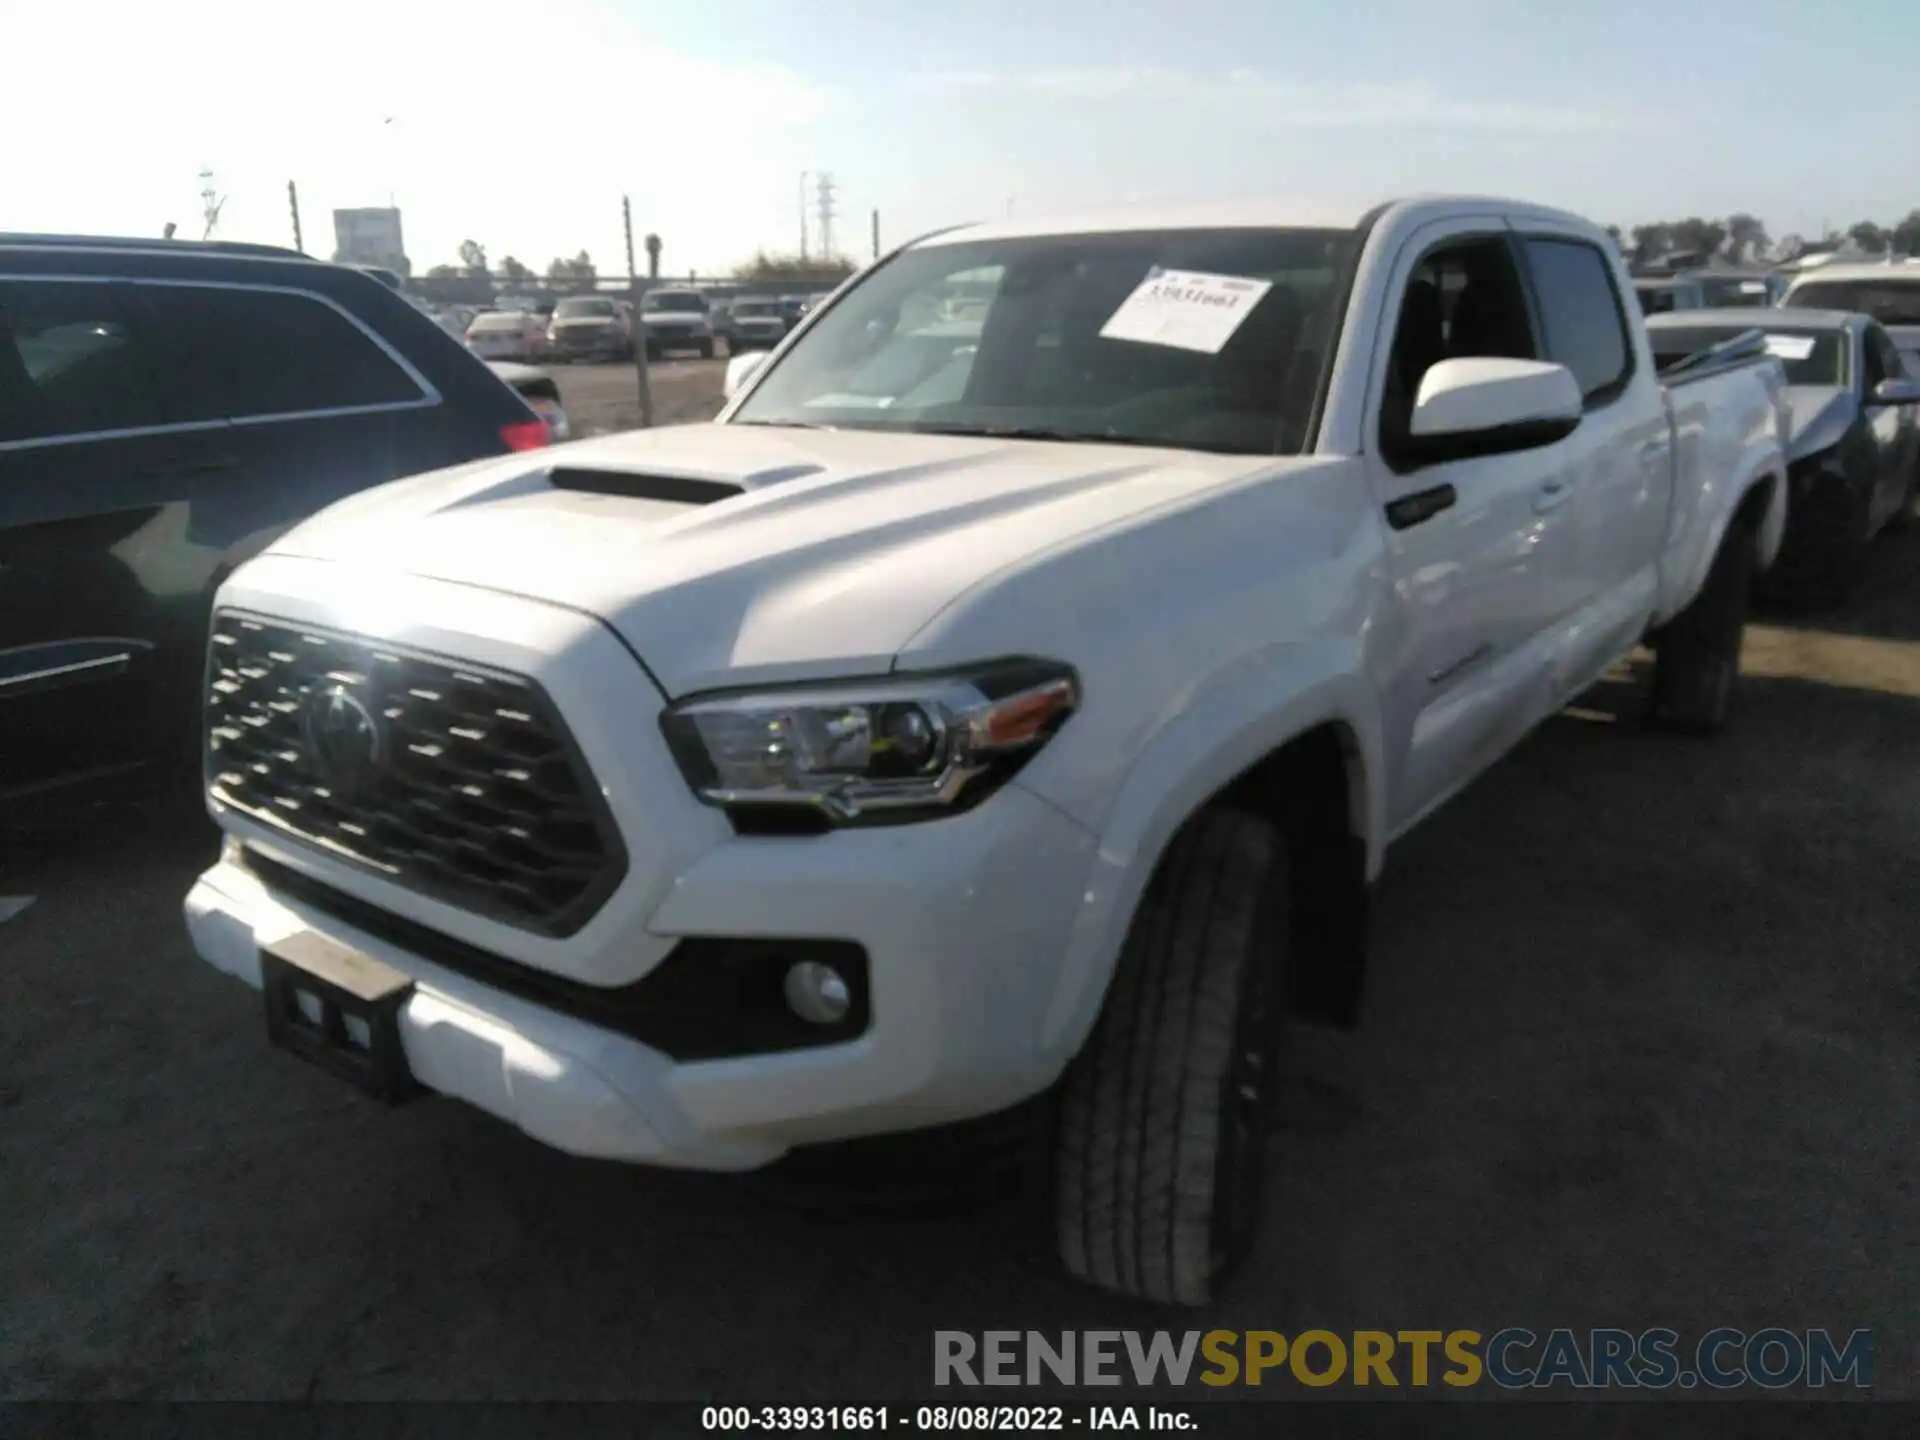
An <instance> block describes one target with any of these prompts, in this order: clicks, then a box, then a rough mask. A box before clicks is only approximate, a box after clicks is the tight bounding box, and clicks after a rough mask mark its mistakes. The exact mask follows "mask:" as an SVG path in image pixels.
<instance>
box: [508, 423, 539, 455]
mask: <svg viewBox="0 0 1920 1440" xmlns="http://www.w3.org/2000/svg"><path fill="white" fill-rule="evenodd" d="M500 438H501V439H502V440H504V441H506V442H507V448H508V449H509V450H538V449H539V448H540V447H541V446H543V445H545V444H547V443H548V441H549V439H550V437H549V435H548V433H547V422H546V421H544V420H516V421H515V422H514V423H513V424H511V425H502V426H501V427H500Z"/></svg>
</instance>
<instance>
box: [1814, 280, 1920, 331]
mask: <svg viewBox="0 0 1920 1440" xmlns="http://www.w3.org/2000/svg"><path fill="white" fill-rule="evenodd" d="M1787 303H1788V304H1790V305H1795V306H1798V307H1799V308H1800V309H1802V310H1852V311H1856V312H1858V313H1859V314H1862V315H1871V316H1872V317H1873V318H1874V319H1876V320H1878V321H1879V322H1880V323H1881V324H1882V325H1920V275H1916V276H1914V277H1913V278H1912V279H1909V280H1808V281H1806V282H1805V283H1803V284H1800V285H1796V286H1794V287H1793V293H1792V294H1790V295H1789V296H1787Z"/></svg>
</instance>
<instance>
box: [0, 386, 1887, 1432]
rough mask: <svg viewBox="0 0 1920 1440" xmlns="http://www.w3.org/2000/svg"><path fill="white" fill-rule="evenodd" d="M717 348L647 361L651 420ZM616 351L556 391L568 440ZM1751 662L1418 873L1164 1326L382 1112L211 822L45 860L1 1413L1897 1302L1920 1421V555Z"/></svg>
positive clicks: (127, 807) (1505, 801) (849, 1228)
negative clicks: (231, 936)
mask: <svg viewBox="0 0 1920 1440" xmlns="http://www.w3.org/2000/svg"><path fill="white" fill-rule="evenodd" d="M718 368H719V367H718V365H712V364H709V365H700V364H698V362H684V363H669V364H667V365H663V366H660V367H657V368H656V370H655V376H656V381H655V385H656V395H657V396H660V397H661V403H662V414H663V416H664V415H665V414H666V413H667V409H666V407H667V406H668V405H669V404H671V405H673V406H675V407H679V406H685V407H686V414H687V416H688V417H689V418H691V416H692V415H693V414H694V413H695V412H697V411H698V410H699V409H700V408H701V407H702V406H703V405H712V404H714V403H717V401H716V395H715V375H716V372H717V370H718ZM618 369H619V367H599V368H597V369H585V368H582V369H580V370H576V371H567V372H563V375H564V379H563V384H565V385H566V387H567V391H568V401H569V404H570V405H573V406H574V407H575V410H576V415H577V416H579V417H581V418H587V417H591V416H594V415H597V414H599V413H601V411H600V409H599V408H598V407H603V406H604V407H609V408H610V410H613V411H617V407H618V405H619V404H620V403H622V401H621V399H620V397H619V396H618V395H617V393H616V392H617V391H618V389H619V384H618V381H619V379H620V374H624V375H626V376H627V377H629V378H630V375H631V372H630V371H624V372H620V374H609V373H608V372H609V371H618ZM683 377H684V378H683ZM668 395H672V396H673V397H674V398H673V399H672V400H671V401H669V400H667V399H666V398H665V397H666V396H668ZM589 423H592V421H591V420H589ZM1746 669H1747V674H1746V677H1745V679H1744V681H1743V683H1742V686H1741V689H1740V692H1739V697H1738V703H1739V715H1738V718H1737V721H1736V723H1735V725H1734V726H1733V728H1732V729H1731V730H1730V731H1729V732H1728V733H1727V734H1725V735H1724V736H1722V737H1721V738H1720V739H1718V740H1715V741H1705V742H1700V741H1689V740H1684V739H1679V738H1674V737H1670V736H1666V735H1661V734H1657V733H1652V732H1648V731H1646V730H1644V729H1643V728H1642V727H1641V726H1640V725H1639V724H1638V722H1637V720H1636V718H1635V716H1636V714H1637V709H1636V706H1637V700H1638V689H1637V687H1638V686H1640V685H1642V684H1643V683H1644V682H1643V677H1629V678H1627V679H1624V680H1623V681H1622V682H1621V683H1619V684H1617V685H1607V686H1603V687H1601V689H1600V691H1599V692H1597V693H1596V694H1595V695H1594V696H1592V697H1590V698H1589V699H1588V700H1587V701H1586V702H1585V703H1584V704H1583V705H1582V706H1580V707H1579V708H1578V709H1577V710H1576V711H1574V712H1571V713H1570V714H1569V715H1567V716H1565V717H1563V718H1560V719H1558V720H1556V721H1554V722H1552V723H1551V724H1549V725H1548V726H1547V727H1546V728H1545V729H1544V730H1543V731H1542V732H1541V733H1540V734H1538V735H1537V736H1536V737H1534V738H1533V739H1531V740H1529V741H1528V742H1527V743H1526V744H1525V745H1524V746H1523V747H1522V748H1521V749H1520V750H1519V751H1518V752H1517V753H1516V754H1515V755H1514V756H1513V757H1512V758H1511V759H1509V760H1508V761H1506V762H1505V763H1504V764H1502V765H1500V766H1499V767H1498V768H1497V769H1496V770H1495V771H1494V772H1493V773H1492V774H1490V775H1489V776H1487V777H1486V778H1485V779H1484V780H1482V781H1481V782H1480V783H1479V784H1478V785H1477V786H1475V787H1474V788H1473V789H1472V790H1471V791H1469V792H1468V793H1467V794H1466V795H1464V796H1463V797H1461V798H1460V799H1459V800H1458V801H1456V802H1455V803H1454V804H1452V805H1451V806H1449V807H1448V808H1447V809H1446V810H1445V811H1444V812H1443V813H1442V814H1440V815H1439V816H1437V817H1436V818H1435V819H1434V820H1433V821H1432V822H1431V823H1430V824H1429V825H1428V826H1426V827H1425V828H1424V829H1423V830H1422V831H1421V832H1420V833H1418V834H1416V835H1415V836H1413V837H1411V838H1409V840H1408V841H1407V842H1406V843H1405V844H1404V846H1403V847H1401V848H1399V849H1397V850H1396V851H1395V853H1394V855H1393V856H1392V858H1391V860H1390V862H1389V865H1388V870H1387V875H1386V878H1385V882H1384V884H1383V886H1382V888H1381V892H1380V897H1379V906H1378V925H1377V942H1376V947H1375V955H1376V961H1375V967H1374V971H1373V975H1372V981H1371V994H1370V998H1369V1009H1368V1013H1367V1016H1366V1019H1365V1022H1364V1024H1363V1027H1362V1029H1361V1030H1360V1031H1359V1032H1358V1033H1357V1034H1355V1035H1352V1036H1337V1035H1332V1034H1328V1033H1324V1032H1317V1031H1311V1030H1307V1029H1304V1028H1303V1029H1302V1030H1301V1031H1300V1032H1299V1034H1298V1035H1297V1037H1296V1043H1295V1046H1294V1049H1293V1052H1292V1061H1291V1066H1290V1074H1289V1078H1288V1091H1287V1101H1286V1106H1285V1110H1286V1120H1285V1124H1284V1127H1283V1133H1282V1134H1280V1135H1279V1136H1278V1137H1277V1139H1276V1143H1275V1146H1274V1149H1273V1153H1272V1162H1271V1163H1272V1177H1271V1178H1272V1184H1271V1187H1270V1190H1269V1195H1268V1206H1269V1210H1270V1220H1269V1228H1268V1234H1267V1237H1266V1240H1265V1242H1264V1243H1263V1246H1262V1248H1261V1249H1260V1251H1259V1252H1258V1253H1257V1254H1256V1255H1255V1257H1254V1259H1253V1261H1252V1263H1251V1265H1250V1266H1249V1268H1248V1270H1247V1272H1246V1273H1245V1274H1244V1276H1243V1277H1242V1278H1241V1280H1240V1282H1239V1283H1238V1284H1237V1286H1236V1287H1235V1288H1234V1289H1233V1291H1232V1293H1231V1294H1230V1295H1229V1296H1228V1297H1227V1298H1226V1299H1224V1300H1223V1301H1222V1302H1220V1303H1219V1304H1218V1305H1216V1306H1214V1307H1212V1309H1211V1310H1210V1311H1209V1312H1205V1313H1202V1314H1200V1315H1198V1316H1194V1317H1191V1319H1188V1318H1185V1317H1175V1318H1174V1319H1172V1320H1171V1321H1169V1320H1167V1319H1166V1318H1165V1317H1163V1316H1159V1315H1155V1314H1153V1313H1151V1312H1147V1311H1143V1310H1139V1309H1136V1308H1134V1307H1130V1306H1126V1305H1122V1304H1119V1303H1117V1302H1114V1301H1112V1300H1109V1299H1106V1298H1103V1297H1101V1296H1100V1295H1097V1294H1093V1293H1090V1292H1087V1291H1084V1290H1080V1289H1077V1288H1075V1287H1074V1286H1072V1285H1070V1284H1068V1283H1067V1282H1065V1281H1064V1280H1062V1279H1060V1278H1059V1277H1058V1276H1056V1274H1055V1273H1054V1271H1053V1269H1052V1266H1051V1263H1050V1260H1049V1257H1048V1256H1047V1255H1046V1253H1045V1251H1044V1247H1043V1245H1042V1244H1041V1243H1038V1242H1037V1240H1036V1233H1035V1231H1034V1229H1033V1228H1032V1226H1031V1224H1030V1221H1031V1218H1032V1209H1031V1204H1030V1202H1029V1201H1028V1200H1027V1199H1026V1198H1025V1197H1020V1196H1014V1195H1009V1196H1005V1197H1001V1198H997V1199H987V1200H982V1201H980V1202H978V1203H973V1204H968V1205H963V1206H958V1207H951V1208H949V1209H947V1210H946V1211H944V1212H942V1213H925V1212H921V1213H914V1214H908V1215H894V1216H886V1215H881V1216H874V1215H845V1216H839V1217H826V1218H823V1217H820V1216H817V1215H811V1214H807V1213H802V1212H799V1211H796V1210H795V1209H794V1208H792V1207H790V1206H782V1205H779V1204H776V1203H773V1202H772V1201H771V1200H770V1199H769V1198H768V1197H767V1195H766V1194H765V1193H764V1191H763V1190H762V1189H759V1188H756V1187H755V1186H754V1185H753V1184H751V1183H748V1182H744V1181H741V1180H736V1179H727V1178H723V1177H707V1176H698V1175H682V1174H670V1173H662V1172H655V1171H648V1170H642V1169H626V1168H621V1167H618V1166H613V1165H607V1164H597V1163H592V1162H588V1161H583V1160H575V1159H570V1158H568V1157H566V1156H562V1155H558V1154H555V1153H553V1152H551V1151H549V1150H545V1149H543V1148H541V1147H539V1146H537V1145H535V1144H534V1143H533V1142H531V1141H529V1140H526V1139H524V1138H523V1137H521V1136H520V1135H518V1134H517V1133H516V1132H514V1131H512V1130H510V1129H508V1128H507V1127H505V1126H503V1125H501V1124H499V1123H497V1122H495V1121H493V1120H491V1119H488V1118H487V1117H485V1116H483V1115H481V1114H479V1113H477V1112H475V1111H472V1110H469V1109H465V1108H463V1107H461V1106H459V1105H457V1104H453V1103H450V1102H446V1101H438V1100H430V1101H426V1102H423V1103H420V1104H417V1105H412V1106H408V1107H405V1108H403V1109H400V1110H397V1111H387V1110H384V1109H382V1108H380V1107H379V1106H378V1105H376V1104H374V1103H372V1102H370V1101H366V1100H363V1099H361V1098H359V1097H357V1096H356V1095H355V1094H353V1093H350V1092H348V1091H346V1090H344V1089H342V1088H341V1087H340V1086H339V1085H338V1084H337V1083H336V1082H334V1081H333V1080H331V1079H329V1078H328V1077H327V1076H325V1075H323V1074H321V1073H320V1072H318V1071H316V1070H313V1069H311V1068H309V1067H308V1066H306V1065H303V1064H302V1063H300V1062H299V1061H297V1060H294V1059H292V1058H290V1057H288V1056H285V1055H283V1054H280V1053H277V1052H274V1051H272V1050H270V1049H269V1048H268V1047H267V1044H266V1041H265V1038H264V1035H263V1030H262V1022H261V1019H260V1011H259V1001H258V998H257V997H256V996H255V995H254V993H253V992H252V991H250V990H247V989H245V988H244V987H242V986H240V985H238V984H235V983H234V982H232V981H229V980H227V979H225V978H224V977H222V976H220V975H218V974H216V973H215V972H213V971H212V970H211V969H209V968H208V967H207V966H205V965H204V964H202V963H201V962H200V961H199V960H198V959H197V958H196V957H195V956H194V954H193V953H192V951H191V949H190V948H189V946H188V944H187V940H186V937H185V935H184V933H183V931H182V926H181V922H180V914H179V904H180V898H181V896H182V894H183V893H184V892H185V890H186V888H187V886H188V883H189V881H190V880H191V878H192V876H193V874H194V873H195V871H196V870H197V869H199V868H200V867H201V866H202V865H204V864H205V863H207V862H208V861H209V860H210V859H211V858H212V852H213V845H212V842H211V839H210V835H209V833H208V831H207V829H206V827H205V823H204V821H203V820H201V819H199V818H198V817H195V816H193V815H191V814H187V815H184V816H183V815H182V814H180V813H179V812H177V811H169V810H168V809H167V808H166V807H163V806H159V805H157V804H154V805H140V804H135V803H121V804H117V805H114V806H110V807H102V808H99V809H96V810H92V811H89V812H87V813H76V814H74V815H72V816H71V817H70V819H69V822H68V823H67V824H66V826H65V827H64V828H63V829H61V830H59V831H56V832H52V833H45V832H42V833H40V834H38V835H37V836H36V837H35V838H33V839H31V840H26V839H23V838H21V837H19V836H15V837H14V838H13V841H12V849H11V851H10V852H0V894H8V893H21V892H31V893H34V894H36V895H37V896H38V899H37V901H36V902H35V903H34V905H33V906H32V907H31V908H30V909H28V910H27V911H26V912H25V913H24V914H22V915H20V916H19V917H18V918H16V919H14V920H13V921H11V922H9V923H6V924H4V925H0V995H4V1003H0V1217H4V1223H0V1396H4V1397H8V1398H29V1397H74V1398H80V1397H85V1398H93V1397H108V1396H114V1397H270V1398H298V1397H314V1396H318V1397H327V1398H347V1397H355V1398H366V1399H372V1398H400V1397H409V1398H420V1399H428V1398H461V1397H468V1398H481V1397H489V1398H523V1399H534V1398H615V1397H637V1398H655V1399H682V1400H699V1399H704V1400H721V1401H735V1400H743V1399H771V1400H787V1401H799V1400H808V1401H820V1402H829V1401H836V1400H837V1401H842V1402H851V1401H871V1400H876V1399H882V1398H904V1397H909V1396H913V1395H917V1394H921V1393H923V1392H924V1391H925V1389H926V1387H927V1386H928V1384H929V1383H930V1375H931V1365H932V1338H931V1332H932V1331H933V1330H935V1329H936V1328H942V1329H968V1330H980V1329H985V1328H988V1327H993V1326H999V1327H1017V1328H1033V1329H1042V1330H1049V1331H1051V1330H1058V1329H1066V1328H1084V1327H1097V1326H1101V1325H1106V1326H1109V1327H1135V1326H1138V1327H1144V1328H1152V1327H1154V1326H1157V1325H1160V1324H1166V1323H1171V1324H1173V1325H1175V1326H1176V1327H1177V1328H1183V1329H1184V1328H1187V1327H1188V1326H1189V1324H1195V1325H1196V1326H1197V1328H1201V1329H1206V1328H1210V1327H1212V1326H1216V1325H1218V1326H1223V1327H1227V1328H1235V1329H1247V1328H1255V1327H1259V1328H1271V1329H1277V1330H1281V1331H1284V1332H1295V1331H1297V1330H1299V1329H1301V1328H1304V1327H1306V1326H1309V1325H1324V1326H1329V1327H1331V1328H1333V1329H1335V1330H1349V1329H1353V1328H1378V1329H1386V1330H1394V1329H1401V1328H1433V1329H1443V1330H1445V1329H1453V1328H1458V1327H1463V1326H1464V1327H1471V1328H1475V1329H1479V1330H1481V1331H1482V1332H1483V1333H1485V1332H1490V1331H1492V1330H1494V1329H1498V1328H1500V1327H1502V1326H1505V1325H1513V1324H1524V1325H1527V1326H1529V1327H1531V1328H1533V1329H1535V1330H1537V1331H1545V1330H1546V1329H1548V1328H1551V1327H1553V1326H1559V1325H1566V1326H1573V1327H1577V1328H1585V1327H1588V1326H1591V1325H1623V1326H1627V1327H1629V1328H1633V1329H1641V1328H1644V1327H1649V1326H1655V1325H1668V1326H1672V1327H1673V1328H1675V1329H1676V1330H1678V1331H1680V1332H1681V1334H1682V1335H1683V1336H1685V1337H1688V1338H1689V1339H1691V1338H1697V1337H1698V1336H1699V1334H1700V1333H1701V1332H1703V1331H1704V1330H1706V1329H1708V1328H1711V1327H1713V1326H1716V1325H1723V1324H1724V1325H1734V1326H1738V1327H1741V1328H1743V1329H1746V1330H1749V1331H1751V1330H1754V1329H1757V1328H1760V1327H1761V1326H1763V1325H1785V1326H1789V1327H1791V1328H1802V1327H1807V1326H1826V1327H1829V1328H1832V1329H1835V1330H1838V1331H1840V1332H1842V1333H1845V1332H1846V1331H1849V1330H1851V1329H1853V1328H1855V1327H1860V1326H1870V1327H1873V1328H1874V1329H1875V1330H1876V1331H1877V1337H1878V1343H1877V1351H1878V1355H1879V1367H1878V1376H1877V1380H1878V1390H1879V1393H1880V1394H1881V1395H1882V1396H1895V1395H1899V1396H1905V1397H1908V1398H1915V1397H1920V1386H1916V1384H1915V1367H1914V1364H1913V1360H1914V1356H1915V1354H1916V1349H1915V1347H1916V1343H1920V1319H1917V1318H1916V1311H1915V1296H1916V1295H1920V1224H1917V1223H1916V1213H1917V1211H1916V1204H1915V1192H1914V1186H1915V1178H1916V1175H1915V1172H1916V1163H1917V1159H1920V1145H1916V1140H1920V1136H1917V1135H1916V1133H1915V1131H1916V1126H1915V1117H1916V1116H1920V1067H1916V1064H1915V1054H1916V1046H1920V972H1917V971H1916V967H1915V963H1914V937H1915V934H1916V930H1920V888H1916V886H1915V884H1914V871H1915V863H1916V860H1917V859H1920V763H1916V762H1920V535H1914V536H1908V537H1905V538H1903V539H1901V540H1898V541H1894V540H1889V541H1884V542H1882V543H1881V544H1880V545H1879V547H1878V554H1877V555H1876V556H1875V573H1874V577H1873V580H1872V583H1871V584H1870V585H1869V587H1868V589H1867V591H1866V593H1865V594H1863V596H1862V597H1861V598H1860V600H1859V602H1858V603H1857V604H1856V605H1854V606H1853V607H1851V609H1850V610H1849V611H1848V612H1847V613H1845V614H1844V615H1841V616H1838V617H1834V618H1832V619H1829V620H1827V621H1826V622H1824V623H1823V624H1822V625H1820V626H1819V627H1818V628H1807V627H1792V626H1787V625H1784V624H1763V625H1756V626H1755V627H1754V629H1753V631H1752V632H1751V637H1750V644H1749V649H1748V659H1747V666H1746Z"/></svg>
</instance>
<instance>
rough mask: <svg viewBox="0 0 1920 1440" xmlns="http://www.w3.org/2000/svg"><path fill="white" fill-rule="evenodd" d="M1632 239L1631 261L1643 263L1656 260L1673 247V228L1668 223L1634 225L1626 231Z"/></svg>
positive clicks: (1637, 263) (1638, 263)
mask: <svg viewBox="0 0 1920 1440" xmlns="http://www.w3.org/2000/svg"><path fill="white" fill-rule="evenodd" d="M1628 237H1629V239H1630V240H1631V241H1632V248H1631V250H1630V252H1629V253H1630V254H1631V255H1632V256H1633V263H1634V264H1636V265H1645V264H1647V263H1649V262H1650V261H1654V260H1658V259H1659V258H1660V257H1661V256H1662V255H1664V254H1666V253H1667V251H1669V250H1671V249H1672V248H1673V228H1672V227H1671V226H1669V225H1664V224H1654V225H1636V226H1634V227H1633V229H1632V230H1631V231H1629V232H1628Z"/></svg>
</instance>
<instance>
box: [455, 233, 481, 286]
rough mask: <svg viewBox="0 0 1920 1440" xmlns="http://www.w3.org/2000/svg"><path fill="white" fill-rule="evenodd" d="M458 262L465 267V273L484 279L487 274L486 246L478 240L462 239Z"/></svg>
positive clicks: (477, 278)
mask: <svg viewBox="0 0 1920 1440" xmlns="http://www.w3.org/2000/svg"><path fill="white" fill-rule="evenodd" d="M460 263H461V264H462V265H463V266H465V267H466V271H467V274H469V275H471V276H473V277H474V279H476V280H484V279H485V278H486V275H487V247H486V246H484V245H482V244H481V243H480V242H479V241H478V240H462V241H461V242H460Z"/></svg>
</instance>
